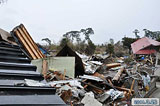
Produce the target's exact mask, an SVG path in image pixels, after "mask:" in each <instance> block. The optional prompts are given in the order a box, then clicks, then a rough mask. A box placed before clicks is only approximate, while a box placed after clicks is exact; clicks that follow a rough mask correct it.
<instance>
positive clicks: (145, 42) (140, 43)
mask: <svg viewBox="0 0 160 106" xmlns="http://www.w3.org/2000/svg"><path fill="white" fill-rule="evenodd" d="M151 45H153V46H160V42H158V41H155V40H152V39H149V38H147V37H143V38H141V39H139V40H137V41H135V42H134V43H132V44H131V47H132V51H133V54H137V53H138V51H140V50H142V49H144V48H146V47H148V46H151ZM141 52H142V51H141ZM143 52H144V53H145V51H143ZM146 53H147V52H146Z"/></svg>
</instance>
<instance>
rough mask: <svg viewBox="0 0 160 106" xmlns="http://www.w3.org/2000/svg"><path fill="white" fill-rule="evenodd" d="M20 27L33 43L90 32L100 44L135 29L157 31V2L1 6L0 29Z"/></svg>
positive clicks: (13, 0) (19, 1) (82, 0)
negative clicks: (22, 26)
mask: <svg viewBox="0 0 160 106" xmlns="http://www.w3.org/2000/svg"><path fill="white" fill-rule="evenodd" d="M20 23H23V24H24V25H25V26H26V28H27V29H28V31H29V33H30V34H31V36H32V37H33V39H34V40H35V41H36V42H41V39H42V38H45V37H48V38H50V39H51V40H52V41H53V40H54V41H55V42H58V41H59V40H60V39H61V38H62V35H63V34H64V33H66V32H68V31H73V30H80V29H82V28H88V27H91V28H93V30H94V32H95V34H94V35H92V37H91V39H92V40H93V42H94V43H96V44H100V43H104V42H107V41H109V39H110V38H113V39H114V40H115V41H118V40H121V38H122V37H124V35H126V36H128V37H134V34H133V33H132V32H133V30H134V29H138V30H139V31H140V32H141V33H140V36H143V35H144V33H143V31H142V30H143V29H144V28H146V29H150V30H153V31H157V30H160V0H8V1H7V3H4V4H2V5H0V28H2V29H4V30H6V31H11V30H12V29H13V28H14V27H15V26H17V25H19V24H20Z"/></svg>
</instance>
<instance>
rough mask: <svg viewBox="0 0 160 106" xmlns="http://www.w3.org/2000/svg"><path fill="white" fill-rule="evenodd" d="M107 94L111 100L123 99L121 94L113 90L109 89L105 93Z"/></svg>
mask: <svg viewBox="0 0 160 106" xmlns="http://www.w3.org/2000/svg"><path fill="white" fill-rule="evenodd" d="M107 94H108V95H110V96H111V98H112V100H115V99H117V98H123V97H124V94H123V92H121V91H117V90H114V89H110V90H109V91H108V92H107Z"/></svg>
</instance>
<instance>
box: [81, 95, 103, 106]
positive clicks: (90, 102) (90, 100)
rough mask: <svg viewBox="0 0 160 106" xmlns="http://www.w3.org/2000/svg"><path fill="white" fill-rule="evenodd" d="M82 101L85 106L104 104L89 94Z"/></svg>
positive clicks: (100, 105)
mask: <svg viewBox="0 0 160 106" xmlns="http://www.w3.org/2000/svg"><path fill="white" fill-rule="evenodd" d="M81 103H83V104H84V106H102V104H101V103H100V102H99V101H98V100H96V99H95V98H94V97H92V96H90V95H88V94H87V95H85V97H84V98H83V99H82V101H81Z"/></svg>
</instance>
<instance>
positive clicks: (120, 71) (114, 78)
mask: <svg viewBox="0 0 160 106" xmlns="http://www.w3.org/2000/svg"><path fill="white" fill-rule="evenodd" d="M123 71H124V67H122V68H121V69H119V70H118V72H117V73H116V75H115V76H114V77H113V81H118V80H119V78H120V76H121V74H122V72H123Z"/></svg>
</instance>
